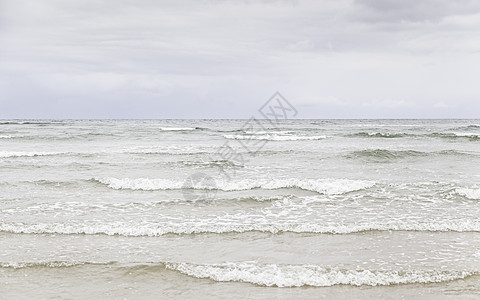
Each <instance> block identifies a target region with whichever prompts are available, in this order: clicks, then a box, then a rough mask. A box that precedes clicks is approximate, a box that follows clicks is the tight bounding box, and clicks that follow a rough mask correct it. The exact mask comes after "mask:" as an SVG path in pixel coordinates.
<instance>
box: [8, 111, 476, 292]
mask: <svg viewBox="0 0 480 300" xmlns="http://www.w3.org/2000/svg"><path fill="white" fill-rule="evenodd" d="M245 122H246V120H201V121H193V120H162V121H158V120H157V121H143V120H142V121H133V120H132V121H116V120H110V121H87V120H84V121H69V120H65V121H18V120H11V121H2V122H0V237H1V243H0V264H1V266H0V285H1V286H2V288H1V290H2V296H0V297H5V298H8V299H10V298H17V297H20V298H21V297H26V298H31V297H36V298H38V297H39V298H49V297H55V296H60V297H67V298H69V297H70V298H75V297H88V296H92V297H93V296H95V297H98V296H101V297H107V298H152V297H160V296H169V297H181V298H198V297H200V298H202V297H204V298H207V297H208V298H212V297H213V298H219V299H220V298H222V299H223V298H227V297H242V298H262V299H270V298H272V297H276V298H280V299H283V298H285V299H289V298H292V297H300V298H312V297H313V298H319V297H342V296H343V297H345V296H346V295H350V296H352V297H354V298H355V297H356V298H370V297H382V298H388V297H391V298H397V297H400V296H406V297H415V296H419V295H423V296H422V297H436V298H438V297H441V298H442V297H449V296H451V297H458V296H463V297H480V276H479V275H480V218H479V217H480V171H479V166H480V120H388V121H387V120H363V121H362V120H357V121H348V120H342V121H319V120H295V121H293V120H292V121H283V122H280V123H278V124H270V123H268V122H267V121H263V122H261V124H260V127H261V128H248V127H245ZM242 128H248V130H247V129H242ZM288 287H295V288H290V289H289V288H288ZM34 288H35V289H34Z"/></svg>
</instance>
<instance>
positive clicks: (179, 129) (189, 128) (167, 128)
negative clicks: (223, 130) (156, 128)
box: [160, 127, 200, 131]
mask: <svg viewBox="0 0 480 300" xmlns="http://www.w3.org/2000/svg"><path fill="white" fill-rule="evenodd" d="M195 129H200V128H199V127H160V130H162V131H193V130H195Z"/></svg>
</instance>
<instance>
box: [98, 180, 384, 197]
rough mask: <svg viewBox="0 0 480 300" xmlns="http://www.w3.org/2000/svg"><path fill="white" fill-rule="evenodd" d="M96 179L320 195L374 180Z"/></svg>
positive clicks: (152, 186) (123, 184) (141, 185)
mask: <svg viewBox="0 0 480 300" xmlns="http://www.w3.org/2000/svg"><path fill="white" fill-rule="evenodd" d="M92 180H93V181H95V182H99V183H101V184H105V185H107V186H108V187H109V188H112V189H115V190H123V189H128V190H144V191H155V190H172V189H182V188H193V189H206V190H211V189H218V190H222V191H243V190H252V189H266V190H275V189H282V188H298V189H303V190H308V191H313V192H317V193H320V194H328V195H335V194H344V193H349V192H354V191H358V190H363V189H367V188H370V187H373V186H374V185H375V182H373V181H366V180H351V179H295V178H292V179H275V180H254V179H248V180H238V181H233V182H231V181H217V182H216V186H215V187H213V186H212V185H206V184H202V183H199V184H196V185H194V186H187V187H185V186H184V183H183V182H181V181H174V180H169V179H148V178H134V179H131V178H124V179H117V178H113V177H111V178H93V179H92Z"/></svg>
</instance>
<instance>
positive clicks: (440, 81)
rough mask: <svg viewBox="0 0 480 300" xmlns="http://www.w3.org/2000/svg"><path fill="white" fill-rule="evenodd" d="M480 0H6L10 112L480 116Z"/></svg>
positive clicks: (1, 79)
mask: <svg viewBox="0 0 480 300" xmlns="http://www.w3.org/2000/svg"><path fill="white" fill-rule="evenodd" d="M479 2H480V1H466V0H465V1H457V2H451V1H435V0H424V1H379V0H378V1H374V0H361V1H351V0H339V1H333V0H332V1H321V2H319V1H313V0H312V1H308V0H305V1H300V0H299V1H261V2H259V1H206V0H205V1H187V0H179V1H126V0H123V1H115V2H114V3H113V2H111V1H60V0H46V1H41V2H40V1H26V0H15V1H14V0H4V1H2V2H0V5H2V7H1V8H2V9H0V46H1V47H0V117H4V118H11V117H19V118H22V117H26V118H35V117H39V118H40V117H41V118H64V117H71V118H90V117H95V118H101V117H108V118H115V117H118V118H143V117H145V118H241V117H243V118H248V117H250V115H252V114H254V113H255V111H256V109H257V108H258V107H259V106H260V105H261V104H262V102H263V101H264V100H267V99H268V98H269V96H270V95H271V94H273V93H274V92H275V91H276V90H279V91H281V92H282V93H283V94H284V95H285V96H286V97H287V98H289V99H290V100H291V102H293V103H294V104H295V103H296V104H297V105H299V108H301V107H308V109H305V111H304V112H302V110H301V109H299V117H304V118H315V117H318V118H328V117H332V118H342V117H346V118H350V117H357V118H374V117H379V118H381V117H480V116H479V115H478V112H479V111H480V110H479V108H480V107H479V104H478V102H479V101H478V99H479V96H480V91H478V89H477V88H476V86H477V82H476V80H477V78H479V75H480V68H479V67H480V40H479V39H478V38H476V37H477V36H480V18H479V12H480V10H479Z"/></svg>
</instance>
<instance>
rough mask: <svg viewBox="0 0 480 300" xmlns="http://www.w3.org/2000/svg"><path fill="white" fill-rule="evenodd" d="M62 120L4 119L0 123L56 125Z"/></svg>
mask: <svg viewBox="0 0 480 300" xmlns="http://www.w3.org/2000/svg"><path fill="white" fill-rule="evenodd" d="M64 123H65V122H63V121H48V122H47V121H4V122H0V125H56V124H64Z"/></svg>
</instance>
